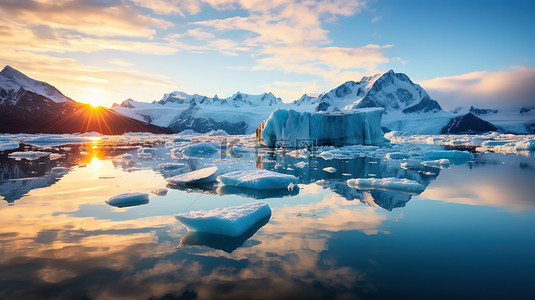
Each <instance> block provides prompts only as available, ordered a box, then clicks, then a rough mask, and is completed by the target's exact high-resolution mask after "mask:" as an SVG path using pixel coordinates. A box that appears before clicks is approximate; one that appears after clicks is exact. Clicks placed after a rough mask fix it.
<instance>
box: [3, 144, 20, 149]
mask: <svg viewBox="0 0 535 300" xmlns="http://www.w3.org/2000/svg"><path fill="white" fill-rule="evenodd" d="M18 148H19V143H0V151H7V150H13V149H18Z"/></svg>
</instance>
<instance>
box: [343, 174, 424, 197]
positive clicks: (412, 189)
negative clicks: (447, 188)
mask: <svg viewBox="0 0 535 300" xmlns="http://www.w3.org/2000/svg"><path fill="white" fill-rule="evenodd" d="M347 185H348V186H349V187H352V188H357V189H380V190H385V191H394V192H406V193H415V194H420V193H421V192H423V191H424V190H425V186H423V185H422V184H420V183H418V182H416V181H414V180H410V179H401V178H394V177H390V178H357V179H349V180H348V181H347Z"/></svg>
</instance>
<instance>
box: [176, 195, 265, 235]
mask: <svg viewBox="0 0 535 300" xmlns="http://www.w3.org/2000/svg"><path fill="white" fill-rule="evenodd" d="M270 215H271V208H270V207H269V205H268V204H267V202H263V201H256V202H252V203H248V204H245V205H239V206H232V207H226V208H216V209H212V210H209V211H191V212H189V213H182V214H178V215H176V216H175V218H176V219H177V220H178V221H179V222H180V223H182V225H184V226H186V228H187V229H188V230H189V231H197V232H205V233H213V234H220V235H226V236H234V237H236V236H240V235H242V234H243V233H244V232H246V231H247V230H248V229H249V228H251V227H253V226H254V225H255V224H256V223H257V222H259V221H260V220H262V219H264V218H266V217H268V216H270Z"/></svg>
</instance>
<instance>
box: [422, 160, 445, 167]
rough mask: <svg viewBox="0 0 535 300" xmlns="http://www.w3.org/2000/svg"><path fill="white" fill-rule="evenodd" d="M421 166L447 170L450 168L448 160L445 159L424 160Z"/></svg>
mask: <svg viewBox="0 0 535 300" xmlns="http://www.w3.org/2000/svg"><path fill="white" fill-rule="evenodd" d="M422 165H424V166H426V167H433V168H443V169H444V168H447V167H449V166H450V160H449V159H447V158H443V159H437V160H426V161H422Z"/></svg>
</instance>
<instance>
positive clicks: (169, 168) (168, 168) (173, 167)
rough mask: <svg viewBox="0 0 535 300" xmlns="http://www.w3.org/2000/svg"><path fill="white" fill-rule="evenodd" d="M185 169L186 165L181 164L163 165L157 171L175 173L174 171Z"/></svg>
mask: <svg viewBox="0 0 535 300" xmlns="http://www.w3.org/2000/svg"><path fill="white" fill-rule="evenodd" d="M185 167H186V165H185V164H181V163H163V164H159V165H158V166H157V167H156V169H158V170H161V171H173V170H178V169H182V168H185Z"/></svg>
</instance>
